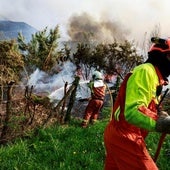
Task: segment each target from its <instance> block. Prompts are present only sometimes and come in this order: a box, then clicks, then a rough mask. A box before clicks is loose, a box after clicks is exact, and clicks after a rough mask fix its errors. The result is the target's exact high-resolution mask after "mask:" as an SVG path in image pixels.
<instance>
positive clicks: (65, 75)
mask: <svg viewBox="0 0 170 170" xmlns="http://www.w3.org/2000/svg"><path fill="white" fill-rule="evenodd" d="M60 69H61V70H60V72H59V73H58V74H55V75H53V76H50V75H48V74H47V73H45V72H43V71H41V70H39V69H38V68H37V69H36V70H35V71H34V72H33V73H32V74H31V75H30V79H29V80H28V86H29V87H31V86H33V89H34V91H35V92H36V93H41V92H46V93H48V94H50V93H51V92H53V91H54V90H56V89H59V88H61V87H63V86H64V84H65V83H66V82H67V83H68V84H71V83H72V82H73V80H74V73H75V69H76V67H75V66H74V65H73V63H71V62H66V63H64V64H63V66H62V67H61V68H60Z"/></svg>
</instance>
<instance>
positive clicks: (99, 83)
mask: <svg viewBox="0 0 170 170" xmlns="http://www.w3.org/2000/svg"><path fill="white" fill-rule="evenodd" d="M88 87H89V88H90V90H91V98H90V101H89V103H88V105H87V107H86V110H85V114H84V117H83V121H82V124H81V126H82V127H87V126H88V123H89V122H91V123H95V122H96V120H97V119H98V116H99V111H100V110H101V108H102V106H103V101H104V97H105V90H106V85H105V84H104V82H103V75H102V73H100V72H99V71H94V73H93V75H92V80H91V81H90V83H89V84H88Z"/></svg>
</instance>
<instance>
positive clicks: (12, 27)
mask: <svg viewBox="0 0 170 170" xmlns="http://www.w3.org/2000/svg"><path fill="white" fill-rule="evenodd" d="M36 32H37V30H36V29H35V28H34V27H32V26H30V25H28V24H27V23H24V22H14V21H7V20H0V40H10V39H17V37H18V33H22V35H23V36H24V37H25V40H26V41H29V40H30V39H31V36H32V34H35V33H36Z"/></svg>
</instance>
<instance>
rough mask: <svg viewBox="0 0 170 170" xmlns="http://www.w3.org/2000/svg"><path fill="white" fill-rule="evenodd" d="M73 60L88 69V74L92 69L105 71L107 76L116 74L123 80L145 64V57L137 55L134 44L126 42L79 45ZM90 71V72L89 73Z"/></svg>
mask: <svg viewBox="0 0 170 170" xmlns="http://www.w3.org/2000/svg"><path fill="white" fill-rule="evenodd" d="M73 58H74V59H75V62H76V64H77V65H81V66H83V68H86V73H87V72H90V70H92V68H95V69H97V70H103V71H104V72H105V73H106V74H116V75H118V76H119V77H120V78H121V79H123V78H124V76H125V75H126V74H127V72H129V71H130V70H131V69H133V68H134V67H135V66H136V65H138V64H140V63H142V62H143V56H142V55H138V54H137V50H136V48H135V46H134V44H133V43H131V42H129V41H127V40H125V41H124V42H123V43H118V42H117V41H116V40H115V41H114V42H113V43H112V44H102V43H100V44H97V45H96V46H94V45H93V46H90V44H83V43H81V44H78V45H77V51H76V53H74V55H73ZM88 70H89V71H88Z"/></svg>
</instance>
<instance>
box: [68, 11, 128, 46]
mask: <svg viewBox="0 0 170 170" xmlns="http://www.w3.org/2000/svg"><path fill="white" fill-rule="evenodd" d="M128 34H129V31H128V30H127V29H125V28H124V27H123V26H122V25H121V24H120V23H118V22H116V21H111V20H109V19H108V18H105V19H104V20H103V19H102V20H97V19H95V18H93V17H92V16H90V15H89V14H87V13H82V14H80V15H73V16H72V17H71V18H70V19H69V23H68V35H69V36H70V38H71V40H72V41H89V40H90V41H97V42H107V43H109V42H113V40H114V39H118V40H119V41H121V40H125V39H126V37H127V35H128Z"/></svg>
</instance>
